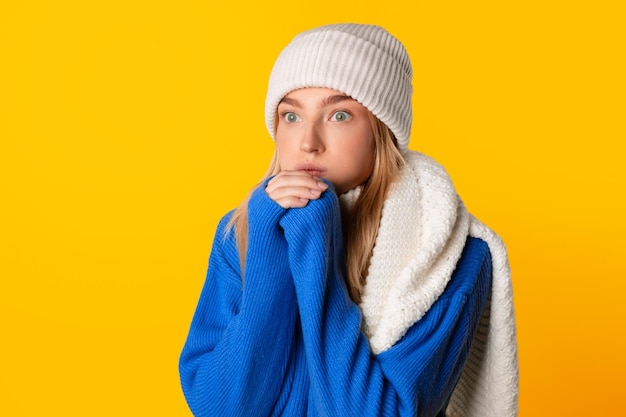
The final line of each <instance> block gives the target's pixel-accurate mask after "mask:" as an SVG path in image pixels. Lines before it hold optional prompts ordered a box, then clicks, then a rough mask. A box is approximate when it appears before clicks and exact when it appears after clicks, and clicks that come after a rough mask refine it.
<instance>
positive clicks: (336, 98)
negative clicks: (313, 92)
mask: <svg viewBox="0 0 626 417" xmlns="http://www.w3.org/2000/svg"><path fill="white" fill-rule="evenodd" d="M346 100H350V101H355V100H354V99H353V98H352V97H350V96H347V95H345V94H336V95H332V96H327V97H324V99H323V100H322V101H321V102H320V104H319V107H320V108H322V107H326V106H331V105H333V104H337V103H341V102H342V101H346ZM281 103H285V104H288V105H290V106H293V107H297V108H299V109H301V108H302V104H300V102H299V101H298V100H296V99H294V98H291V97H283V98H282V100H280V102H279V103H278V104H281Z"/></svg>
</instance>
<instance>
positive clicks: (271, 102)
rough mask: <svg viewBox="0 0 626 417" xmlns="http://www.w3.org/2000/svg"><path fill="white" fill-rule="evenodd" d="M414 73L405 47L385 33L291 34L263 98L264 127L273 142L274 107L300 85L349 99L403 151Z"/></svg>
mask: <svg viewBox="0 0 626 417" xmlns="http://www.w3.org/2000/svg"><path fill="white" fill-rule="evenodd" d="M412 78H413V70H412V68H411V62H410V60H409V56H408V54H407V52H406V49H405V48H404V46H403V45H402V44H401V43H400V41H399V40H398V39H396V38H395V37H393V36H392V35H391V34H390V33H389V32H387V31H386V30H385V29H383V28H381V27H379V26H374V25H364V24H337V25H328V26H322V27H319V28H315V29H312V30H309V31H306V32H303V33H301V34H299V35H298V36H296V37H295V38H294V39H293V40H292V41H291V43H290V44H289V45H287V46H286V47H285V49H283V51H282V52H281V54H280V55H279V57H278V59H277V60H276V63H275V64H274V68H273V69H272V73H271V75H270V81H269V87H268V90H267V97H266V99H265V124H266V126H267V129H268V130H269V132H270V135H271V136H272V138H274V120H275V115H276V109H277V107H278V103H279V102H280V100H282V98H283V97H285V96H286V95H287V94H288V93H289V92H291V91H293V90H296V89H299V88H304V87H323V88H332V89H334V90H338V91H341V92H342V93H344V94H347V95H349V96H350V97H352V98H353V99H355V100H356V101H358V102H359V103H361V104H362V105H363V106H365V107H366V108H367V109H368V110H369V111H371V112H372V113H373V114H374V115H375V116H376V117H378V118H379V119H380V120H381V121H382V122H383V123H385V124H386V125H387V126H388V127H389V128H390V129H391V131H392V132H393V134H394V135H395V137H396V140H397V141H398V148H399V149H400V150H406V149H407V147H408V144H409V135H410V132H411V120H412V108H411V96H412V93H413V87H412V85H411V80H412Z"/></svg>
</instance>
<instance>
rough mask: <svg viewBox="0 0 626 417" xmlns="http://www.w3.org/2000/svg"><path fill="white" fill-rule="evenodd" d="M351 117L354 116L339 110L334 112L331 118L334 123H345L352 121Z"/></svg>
mask: <svg viewBox="0 0 626 417" xmlns="http://www.w3.org/2000/svg"><path fill="white" fill-rule="evenodd" d="M351 117H352V115H351V114H350V113H348V112H347V111H343V110H339V111H336V112H334V113H333V115H332V116H331V117H330V118H331V120H332V121H334V122H345V121H346V120H350V118H351Z"/></svg>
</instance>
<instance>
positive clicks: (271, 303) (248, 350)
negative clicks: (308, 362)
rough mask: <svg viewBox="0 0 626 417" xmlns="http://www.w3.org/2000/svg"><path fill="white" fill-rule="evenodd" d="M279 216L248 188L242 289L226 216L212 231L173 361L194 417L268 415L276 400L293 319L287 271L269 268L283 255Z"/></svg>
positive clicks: (280, 265)
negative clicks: (196, 292) (200, 281)
mask: <svg viewBox="0 0 626 417" xmlns="http://www.w3.org/2000/svg"><path fill="white" fill-rule="evenodd" d="M283 213H284V210H283V209H282V208H280V206H278V205H277V204H275V203H274V202H273V201H271V200H269V198H268V197H267V196H266V193H265V191H264V189H262V188H259V189H257V190H255V192H254V193H253V195H252V196H251V199H250V202H249V219H248V252H247V257H246V268H245V274H244V281H243V283H242V278H241V274H240V270H239V260H238V254H237V248H236V245H235V239H234V233H233V232H232V231H230V232H229V233H227V234H225V227H226V224H227V222H228V218H229V217H228V216H227V217H225V218H224V219H222V221H221V222H220V224H219V226H218V228H217V231H216V234H215V238H214V242H213V247H212V250H211V256H210V258H209V267H208V271H207V278H206V281H205V284H204V288H203V290H202V293H201V296H200V300H199V302H198V305H197V308H196V312H195V314H194V317H193V320H192V323H191V326H190V330H189V334H188V337H187V341H186V343H185V346H184V348H183V351H182V353H181V356H180V361H179V371H180V377H181V383H182V387H183V392H184V394H185V398H186V400H187V403H188V405H189V407H190V409H191V411H192V412H193V414H194V415H195V416H196V417H200V416H243V415H245V416H268V415H270V414H271V411H272V409H273V407H274V404H275V402H276V400H277V399H278V398H279V395H280V390H281V382H282V378H283V377H284V375H285V372H286V371H285V370H286V368H287V366H286V363H287V361H288V359H289V356H290V351H291V349H292V345H293V332H294V328H295V323H296V315H297V306H296V301H295V288H294V286H293V280H292V278H291V275H290V271H289V269H288V265H287V263H286V262H274V260H275V259H285V258H286V255H287V253H286V251H287V246H286V241H285V239H284V235H283V232H282V230H281V228H280V227H279V225H278V220H279V218H280V217H281V216H282V214H283ZM242 285H243V293H242ZM277 317H280V320H277Z"/></svg>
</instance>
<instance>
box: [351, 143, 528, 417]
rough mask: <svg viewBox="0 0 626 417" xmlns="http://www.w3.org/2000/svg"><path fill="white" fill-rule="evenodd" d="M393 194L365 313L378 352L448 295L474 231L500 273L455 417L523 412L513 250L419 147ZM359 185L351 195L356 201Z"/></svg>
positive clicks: (455, 398)
mask: <svg viewBox="0 0 626 417" xmlns="http://www.w3.org/2000/svg"><path fill="white" fill-rule="evenodd" d="M404 159H405V161H406V166H405V168H404V169H403V170H402V173H401V175H400V178H399V180H398V181H397V182H396V183H395V184H394V185H393V186H392V188H391V189H390V191H389V194H388V197H387V200H386V201H385V205H384V208H383V215H382V219H381V224H380V229H379V232H378V237H377V238H376V245H375V247H374V252H373V256H372V259H371V263H370V267H369V272H368V278H367V284H366V285H365V288H364V292H363V297H362V302H361V305H360V307H361V310H362V312H363V317H364V326H363V329H364V332H365V333H366V335H367V336H368V338H369V341H370V345H371V348H372V351H373V352H374V353H380V352H383V351H385V350H387V349H389V348H390V347H391V346H393V345H394V343H396V342H397V341H398V340H399V339H400V338H401V337H402V336H403V335H404V334H405V333H406V331H407V330H408V329H409V327H411V325H413V324H414V323H415V322H417V321H418V320H419V319H420V318H421V317H422V316H423V315H424V314H425V313H426V312H427V311H428V310H429V309H430V307H431V306H432V304H433V303H434V302H435V301H436V300H437V298H438V297H439V296H440V295H441V294H442V293H443V290H444V288H445V287H446V285H447V283H448V281H449V279H450V277H451V275H452V272H453V271H454V268H455V266H456V263H457V261H458V260H459V258H460V256H461V252H462V250H463V247H464V245H465V241H466V238H467V236H468V235H470V236H474V237H478V238H480V239H482V240H484V241H485V242H487V244H488V245H489V249H490V251H491V256H492V265H493V274H492V275H493V276H492V291H491V297H490V302H489V303H488V305H487V308H486V309H485V312H484V313H483V316H482V317H481V320H480V323H479V325H478V330H477V332H476V336H475V338H474V341H473V344H472V349H471V351H470V354H469V357H468V360H467V363H466V365H465V368H464V370H463V373H462V375H461V379H460V381H459V383H458V384H457V386H456V388H455V390H454V392H453V394H452V398H451V399H450V403H449V406H448V409H447V414H448V416H452V417H491V416H493V417H509V416H516V415H517V393H518V365H517V343H516V337H515V317H514V312H513V294H512V287H511V274H510V269H509V264H508V259H507V253H506V248H505V246H504V243H503V242H502V240H501V239H500V238H499V237H498V236H497V235H496V234H495V233H494V232H493V231H491V230H490V229H489V228H488V227H486V226H485V225H483V224H482V223H480V222H479V221H478V220H477V219H476V218H474V217H473V216H472V215H470V214H469V213H468V212H467V210H466V208H465V206H464V205H463V202H462V201H461V199H460V198H459V197H458V195H457V193H456V191H455V189H454V186H453V185H452V181H451V180H450V177H449V176H448V174H447V173H446V171H445V170H444V169H443V167H442V166H441V165H439V164H438V163H437V162H435V161H434V160H432V159H431V158H429V157H427V156H425V155H423V154H420V153H417V152H413V151H406V152H405V154H404ZM357 195H358V190H355V191H353V192H349V193H347V194H344V195H343V196H342V197H341V199H342V202H343V203H344V204H350V202H351V201H353V200H354V199H355V198H356V196H357Z"/></svg>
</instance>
